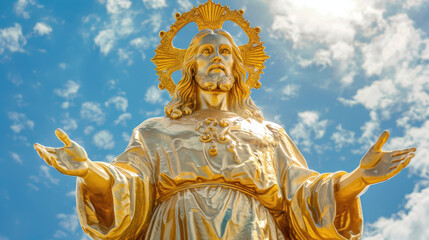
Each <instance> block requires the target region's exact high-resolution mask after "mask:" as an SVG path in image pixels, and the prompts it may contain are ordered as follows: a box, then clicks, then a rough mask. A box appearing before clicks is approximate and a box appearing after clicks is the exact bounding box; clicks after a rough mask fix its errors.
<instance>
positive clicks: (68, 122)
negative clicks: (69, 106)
mask: <svg viewBox="0 0 429 240" xmlns="http://www.w3.org/2000/svg"><path fill="white" fill-rule="evenodd" d="M61 123H62V125H63V129H64V130H65V131H67V130H76V129H77V121H76V119H73V118H71V117H70V114H69V113H68V112H67V113H65V114H64V115H63V117H62V119H61Z"/></svg>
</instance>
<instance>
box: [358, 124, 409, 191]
mask: <svg viewBox="0 0 429 240" xmlns="http://www.w3.org/2000/svg"><path fill="white" fill-rule="evenodd" d="M388 138H389V132H388V131H384V132H383V133H382V134H381V135H380V137H379V138H378V140H377V142H376V143H375V144H374V145H373V146H372V147H371V148H370V149H369V150H368V152H367V153H366V154H365V156H363V158H362V160H361V161H360V166H359V168H360V171H361V176H362V180H363V181H364V182H365V183H366V184H375V183H379V182H383V181H386V180H388V179H389V178H391V177H393V176H395V175H396V174H398V173H399V172H400V171H401V170H402V169H404V168H405V167H406V166H407V165H408V164H409V163H410V161H411V159H412V158H413V157H414V155H415V154H414V152H415V151H416V148H414V147H413V148H407V149H403V150H395V151H382V150H381V148H382V147H383V145H384V144H385V143H386V141H387V139H388Z"/></svg>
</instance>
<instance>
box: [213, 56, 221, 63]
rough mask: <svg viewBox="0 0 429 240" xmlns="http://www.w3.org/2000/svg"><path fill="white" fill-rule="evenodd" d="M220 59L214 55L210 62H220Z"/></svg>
mask: <svg viewBox="0 0 429 240" xmlns="http://www.w3.org/2000/svg"><path fill="white" fill-rule="evenodd" d="M220 61H222V59H220V57H218V56H216V57H214V58H213V60H212V62H220Z"/></svg>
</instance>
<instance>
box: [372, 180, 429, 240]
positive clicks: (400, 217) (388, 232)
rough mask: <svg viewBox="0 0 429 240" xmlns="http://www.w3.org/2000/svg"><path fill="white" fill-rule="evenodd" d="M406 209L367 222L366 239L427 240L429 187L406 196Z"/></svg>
mask: <svg viewBox="0 0 429 240" xmlns="http://www.w3.org/2000/svg"><path fill="white" fill-rule="evenodd" d="M406 199H407V203H406V205H405V210H401V211H400V212H398V213H396V214H394V215H392V216H391V217H390V218H385V217H382V218H379V219H378V220H377V221H376V222H375V223H371V224H367V226H366V227H368V228H369V229H368V230H367V231H366V234H365V236H364V238H365V239H366V240H403V239H413V240H425V239H427V237H428V236H429V228H428V226H429V187H428V186H427V184H426V186H425V187H424V188H422V189H421V190H419V189H415V190H414V192H413V193H411V194H409V195H407V196H406Z"/></svg>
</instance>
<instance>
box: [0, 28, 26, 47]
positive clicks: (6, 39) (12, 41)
mask: <svg viewBox="0 0 429 240" xmlns="http://www.w3.org/2000/svg"><path fill="white" fill-rule="evenodd" d="M26 44H27V39H26V38H25V37H24V35H23V34H22V28H21V25H20V24H18V23H15V25H14V26H13V27H8V28H3V29H2V28H0V55H1V54H3V53H4V52H5V50H9V51H10V52H24V49H23V47H24V46H25V45H26Z"/></svg>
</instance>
